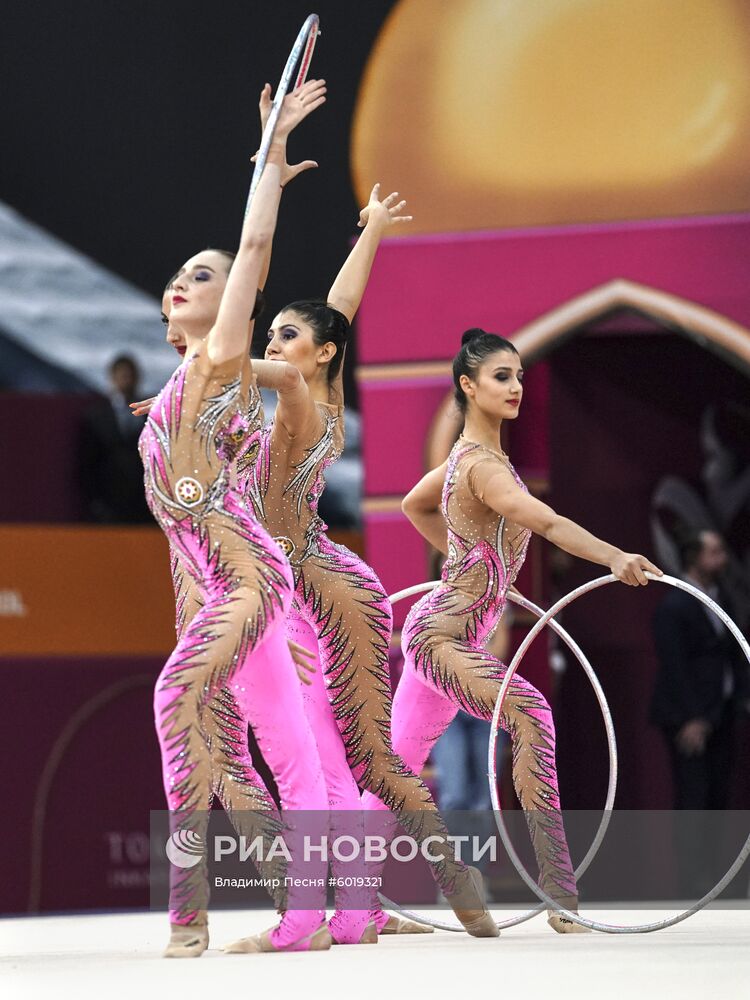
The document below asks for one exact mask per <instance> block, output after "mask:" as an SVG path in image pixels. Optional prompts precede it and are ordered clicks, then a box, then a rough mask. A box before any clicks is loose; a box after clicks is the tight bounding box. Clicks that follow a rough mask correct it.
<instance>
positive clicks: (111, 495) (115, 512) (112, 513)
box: [79, 354, 152, 524]
mask: <svg viewBox="0 0 750 1000" xmlns="http://www.w3.org/2000/svg"><path fill="white" fill-rule="evenodd" d="M139 380H140V373H139V371H138V366H137V365H136V363H135V361H134V360H133V358H131V357H129V356H128V355H125V354H123V355H120V356H119V357H117V358H115V359H114V361H113V362H112V364H111V365H110V367H109V381H110V391H109V395H108V396H107V397H104V398H102V399H101V400H99V401H98V402H97V403H95V404H94V405H93V406H92V407H91V408H90V409H89V410H88V411H87V412H86V414H85V415H84V419H83V425H82V428H81V439H80V453H79V458H80V466H79V468H80V482H81V489H82V492H83V495H84V500H85V509H86V518H87V519H88V520H91V521H99V522H101V523H103V524H132V523H142V522H150V521H151V520H152V517H151V514H150V512H149V509H148V507H147V506H146V500H145V497H144V492H143V466H142V465H141V459H140V456H139V454H138V437H139V435H140V433H141V430H142V429H143V424H144V422H145V419H144V418H143V417H134V416H133V414H132V413H131V411H130V409H129V407H128V404H129V403H130V402H132V401H133V400H134V399H140V389H139V384H138V383H139Z"/></svg>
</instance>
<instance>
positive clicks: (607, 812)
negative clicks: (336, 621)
mask: <svg viewBox="0 0 750 1000" xmlns="http://www.w3.org/2000/svg"><path fill="white" fill-rule="evenodd" d="M439 582H440V581H438V580H433V581H431V582H429V583H418V584H417V585H416V586H414V587H407V588H406V589H405V590H400V591H398V593H396V594H393V595H392V596H391V597H389V600H390V602H391V605H394V604H396V603H397V602H398V601H401V600H404V599H405V598H407V597H413V596H415V595H416V594H422V593H424V592H426V591H428V590H432V589H433V588H434V587H436V586H437V584H438V583H439ZM507 596H508V598H509V600H511V601H512V602H513V603H514V604H517V605H518V606H519V607H521V608H524V610H526V611H530V612H531V613H532V614H534V615H536V616H537V617H538V618H541V617H543V616H544V611H542V609H541V608H539V607H537V605H536V604H534V603H533V602H532V601H529V600H527V598H525V597H522V596H521V594H518V593H516V592H515V591H509V592H508V595H507ZM549 625H550V628H551V629H552V631H553V632H555V634H556V635H558V636H559V637H560V638H561V639H562V641H563V642H564V643H565V644H566V646H567V647H568V648H569V649H570V651H571V652H572V653H573V655H574V656H575V657H576V659H577V660H578V662H579V663H580V664H581V666H582V667H583V669H584V672H585V674H586V676H587V677H588V679H589V680H590V681H591V686H592V687H593V689H594V694H595V695H596V700H597V701H598V702H599V707H600V708H601V711H602V719H603V721H604V728H605V731H606V734H607V746H608V748H609V784H608V786H607V798H606V802H605V804H604V812H603V813H602V818H601V822H600V823H599V828H598V830H597V831H596V836H595V837H594V840H593V842H592V844H591V847H590V848H589V850H588V852H587V854H586V856H585V857H584V859H583V861H581V863H580V865H579V866H578V868H577V869H576V872H575V875H576V878H579V877H580V876H581V875H582V874H583V873H584V872H585V871H586V870H587V868H588V867H589V865H590V864H591V862H592V861H593V860H594V858H595V857H596V854H597V851H598V850H599V848H600V846H601V843H602V840H603V839H604V834H605V833H606V832H607V826H608V825H609V821H610V818H611V816H612V809H613V807H614V802H615V793H616V792H617V742H616V740H615V730H614V725H613V723H612V714H611V712H610V710H609V705H608V704H607V699H606V697H605V695H604V691H603V689H602V686H601V684H600V683H599V678H598V677H597V676H596V674H595V673H594V669H593V667H592V666H591V664H590V663H589V661H588V660H587V659H586V656H585V655H584V653H583V651H582V650H581V649H580V647H579V646H578V644H577V643H576V642H575V640H574V639H573V638H572V637H571V636H570V635H569V634H568V633H567V632H566V631H565V629H564V628H563V627H562V625H559V624H558V623H557V622H556V621H555V620H553V619H551V620H549ZM493 721H494V720H493ZM496 735H497V723H496V722H495V723H494V725H493V728H492V732H491V736H490V739H491V741H492V751H491V752H492V754H493V755H494V753H495V743H496ZM493 760H494V756H493ZM491 775H492V777H491V778H490V780H491V781H493V780H494V781H495V782H496V781H497V773H496V769H495V767H493V768H492V771H491ZM501 835H502V834H501ZM380 899H381V901H382V903H383V904H384V905H385V906H388V907H389V908H390V909H394V910H397V911H398V912H399V913H401V914H403V915H404V916H405V917H408V918H409V919H410V920H415V921H417V922H418V923H420V924H427V925H428V926H430V927H436V928H438V930H443V931H457V932H463V931H464V927H463V925H462V924H459V923H449V922H448V921H443V920H431V919H430V918H428V917H425V916H424V915H423V914H420V913H414V912H412V911H410V910H405V909H403V908H402V907H401V906H399V905H398V903H395V902H393V900H390V899H388V898H387V897H385V896H383V895H382V894H380ZM544 908H545V904H544V903H539V905H538V906H535V907H533V908H532V909H530V910H526V911H525V912H524V913H521V914H519V915H518V916H515V917H509V918H508V919H507V920H502V921H500V922H499V923H498V925H497V926H498V927H499V928H500V929H501V930H504V929H505V928H507V927H515V926H516V925H517V924H522V923H524V922H525V921H526V920H530V919H531V918H532V917H535V916H536V915H537V914H538V913H541V911H542V910H543V909H544Z"/></svg>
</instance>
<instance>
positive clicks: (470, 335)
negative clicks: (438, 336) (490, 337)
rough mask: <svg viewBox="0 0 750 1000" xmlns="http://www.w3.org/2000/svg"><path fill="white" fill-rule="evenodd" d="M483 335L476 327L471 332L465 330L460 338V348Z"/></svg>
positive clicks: (483, 332)
mask: <svg viewBox="0 0 750 1000" xmlns="http://www.w3.org/2000/svg"><path fill="white" fill-rule="evenodd" d="M484 335H485V331H484V330H480V328H479V327H478V326H473V327H472V328H471V330H467V331H466V333H464V334H463V336H462V337H461V347H463V346H464V344H469V343H471V341H472V340H476V338H477V337H483V336H484Z"/></svg>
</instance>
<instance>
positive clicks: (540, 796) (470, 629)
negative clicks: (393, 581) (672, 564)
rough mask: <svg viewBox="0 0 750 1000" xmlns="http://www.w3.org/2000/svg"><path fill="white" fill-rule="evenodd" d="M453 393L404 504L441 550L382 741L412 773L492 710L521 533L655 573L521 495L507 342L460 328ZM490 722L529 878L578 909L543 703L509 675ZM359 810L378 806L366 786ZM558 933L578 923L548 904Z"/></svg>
mask: <svg viewBox="0 0 750 1000" xmlns="http://www.w3.org/2000/svg"><path fill="white" fill-rule="evenodd" d="M453 379H454V383H455V399H456V403H457V405H458V407H459V409H460V410H461V411H462V412H463V413H464V416H465V423H464V430H463V433H462V435H461V436H460V438H459V439H458V441H457V442H456V444H455V445H454V447H453V450H452V451H451V454H450V456H449V458H448V459H447V461H446V462H444V463H443V464H442V465H441V466H439V467H438V468H437V469H434V470H433V471H432V472H429V473H428V474H427V475H426V476H425V477H424V478H423V479H422V480H421V481H420V482H419V483H418V484H417V485H416V486H415V487H414V489H413V490H412V491H411V492H410V493H409V494H408V495H407V497H406V498H405V499H404V502H403V510H404V513H405V514H406V515H407V517H408V518H409V520H410V521H411V522H412V523H413V524H414V526H415V527H416V528H417V530H418V531H419V532H420V533H421V534H422V535H423V536H424V537H425V538H426V539H427V541H428V542H430V544H431V545H433V546H434V547H435V548H437V549H439V550H440V551H442V552H443V553H445V554H446V555H447V556H448V559H447V561H446V563H445V566H444V568H443V572H442V578H441V582H440V584H439V585H438V586H437V587H436V588H435V589H434V590H433V591H431V592H430V593H428V594H426V595H425V596H424V597H423V598H422V599H421V600H420V601H419V602H418V603H417V604H415V605H414V606H413V607H412V609H411V611H410V612H409V615H408V617H407V619H406V622H405V623H404V627H403V631H402V649H403V652H404V657H405V664H404V671H403V674H402V677H401V680H400V682H399V685H398V687H397V689H396V694H395V697H394V704H393V744H394V750H395V752H396V753H397V754H398V755H399V756H400V757H402V759H403V760H404V762H405V764H406V766H407V767H409V768H411V769H412V770H414V771H416V772H417V773H418V772H419V771H420V770H421V769H422V768H423V767H424V765H425V763H426V761H427V758H428V756H429V752H430V749H431V747H432V745H433V744H434V743H435V741H436V740H437V739H438V737H439V736H440V735H441V734H442V733H443V732H444V731H445V729H446V727H447V726H448V724H449V723H450V722H451V720H452V719H453V717H454V716H455V714H456V712H457V711H458V709H463V710H464V711H465V712H468V713H469V714H471V715H474V716H477V717H479V718H483V719H491V718H492V715H493V710H494V707H495V703H496V701H497V697H498V693H499V691H500V686H501V683H502V680H503V677H504V676H505V673H506V671H507V667H506V666H505V664H503V663H501V662H500V661H499V660H497V659H496V658H495V657H493V656H492V655H491V654H490V653H488V652H487V650H486V649H485V648H484V646H485V645H486V640H487V638H488V636H489V635H490V634H491V633H492V631H493V629H494V628H495V627H496V625H497V623H498V621H499V619H500V617H501V615H502V613H503V610H504V608H505V604H506V600H507V593H508V590H509V589H510V588H511V586H512V585H513V583H514V581H515V579H516V577H517V575H518V573H519V571H520V569H521V565H522V563H523V560H524V557H525V554H526V549H527V546H528V542H529V538H530V536H531V534H532V532H537V533H538V534H540V535H542V536H544V537H545V538H546V539H548V540H549V541H551V542H553V543H554V544H556V545H558V546H559V547H560V548H562V549H564V550H565V551H566V552H570V553H571V554H572V555H575V556H578V557H580V558H582V559H588V560H590V561H591V562H594V563H598V564H600V565H603V566H608V567H609V568H610V570H611V572H612V573H613V574H614V575H615V577H617V579H618V580H621V581H622V582H623V583H627V584H629V585H631V586H643V585H645V584H646V583H647V582H648V581H647V578H646V576H645V572H646V571H649V572H651V573H653V574H655V575H656V576H661V575H662V573H661V570H659V569H658V568H657V567H656V566H654V564H653V563H651V562H650V561H649V560H648V559H646V558H645V557H644V556H642V555H638V554H633V553H626V552H623V551H622V550H621V549H618V548H616V547H615V546H613V545H610V544H608V543H607V542H604V541H602V540H601V539H599V538H596V537H595V536H594V535H592V534H591V533H590V532H588V531H586V530H585V529H584V528H582V527H580V526H579V525H578V524H576V523H574V522H573V521H571V520H569V519H568V518H565V517H562V516H560V515H559V514H557V513H556V512H555V511H554V510H552V508H551V507H549V506H548V505H547V504H545V503H542V501H540V500H537V499H536V498H534V497H532V496H530V495H529V493H528V491H527V489H526V487H525V485H524V484H523V482H522V481H521V479H520V477H519V476H518V474H517V473H516V471H515V470H514V468H513V466H512V465H511V463H510V460H509V458H508V456H507V455H506V454H505V452H504V451H502V449H501V447H500V429H501V426H502V422H503V420H515V419H516V418H517V416H518V413H519V409H520V404H521V399H522V396H523V369H522V366H521V359H520V358H519V356H518V352H517V351H516V349H515V347H514V346H513V344H512V343H511V342H510V341H508V340H505V339H503V338H502V337H499V336H497V335H496V334H493V333H485V332H484V331H483V330H479V329H473V330H467V331H466V333H464V335H463V338H462V346H461V350H460V351H459V352H458V354H457V355H456V357H455V358H454V360H453ZM500 722H501V725H502V727H503V729H504V730H506V732H508V733H509V735H510V738H511V741H512V744H513V783H514V787H515V790H516V794H517V795H518V799H519V801H520V803H521V806H522V808H523V809H524V812H525V815H526V820H527V824H528V826H529V832H530V834H531V839H532V843H533V846H534V851H535V854H536V858H537V862H538V864H539V869H540V886H541V887H542V888H544V889H545V891H546V892H547V893H548V895H549V896H550V897H551V898H552V899H553V900H554V901H555V902H556V903H558V904H559V905H560V906H565V908H567V909H568V910H570V911H573V912H577V903H578V893H577V886H576V880H575V875H574V872H573V867H572V864H571V861H570V855H569V852H568V846H567V840H566V836H565V830H564V826H563V819H562V813H561V809H560V799H559V792H558V784H557V768H556V764H555V729H554V724H553V721H552V714H551V711H550V707H549V705H548V704H547V702H546V700H545V699H544V697H543V696H542V695H541V694H540V693H539V692H538V691H537V690H536V689H535V688H534V687H533V686H532V685H531V684H529V682H528V681H526V680H524V679H523V678H522V677H519V676H518V675H517V674H516V675H515V676H514V677H513V679H512V681H511V685H510V690H509V692H508V696H507V698H506V700H505V703H504V706H503V711H502V713H501V717H500ZM364 798H365V799H366V801H367V805H368V806H369V807H370V808H382V806H381V804H380V803H379V802H378V801H377V799H375V798H374V796H370V795H368V794H367V793H366V794H365V796H364ZM548 922H549V924H550V925H551V926H552V927H553V928H554V930H555V931H557V932H558V933H561V934H564V933H575V932H579V931H582V930H586V928H583V927H581V926H580V925H578V924H575V923H574V922H573V921H572V920H569V919H568V918H566V917H564V916H562V915H561V914H559V913H557V912H555V911H552V910H550V911H548Z"/></svg>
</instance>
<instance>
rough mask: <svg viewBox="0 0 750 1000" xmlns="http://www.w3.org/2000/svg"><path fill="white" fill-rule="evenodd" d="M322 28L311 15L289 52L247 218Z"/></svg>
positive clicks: (262, 145) (257, 166)
mask: <svg viewBox="0 0 750 1000" xmlns="http://www.w3.org/2000/svg"><path fill="white" fill-rule="evenodd" d="M319 27H320V19H319V18H318V15H317V14H310V16H309V17H308V19H307V20H306V21H305V23H304V24H303V25H302V27H301V28H300V32H299V34H298V35H297V41H296V42H295V43H294V45H293V47H292V51H291V52H290V53H289V58H288V59H287V61H286V66H285V67H284V72H283V73H282V74H281V80H280V81H279V85H278V87H277V88H276V93H275V94H274V98H273V105H272V107H271V114H270V115H269V116H268V121H267V122H266V127H265V128H264V129H263V138H262V139H261V141H260V149H259V150H258V158H257V160H256V162H255V170H254V171H253V176H252V180H251V181H250V193H249V194H248V196H247V205H246V206H245V215H247V213H248V212H249V211H250V204H251V202H252V200H253V195H254V194H255V191H256V189H257V187H258V184H259V183H260V179H261V177H262V175H263V169H264V168H265V165H266V160H267V159H268V150H269V149H270V148H271V142H272V140H273V133H274V131H275V129H276V122H277V120H278V117H279V114H280V113H281V105H282V104H283V103H284V98H285V97H286V95H287V93H288V92H289V85H290V84H291V82H292V76H293V74H294V70H295V69H296V67H297V64H298V63H299V71H298V73H297V80H296V83H295V84H294V90H296V89H297V88H298V87H301V86H302V84H303V83H304V82H305V80H306V79H307V71H308V70H309V68H310V60H311V59H312V54H313V49H314V48H315V42H316V40H317V37H318V31H319Z"/></svg>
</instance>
